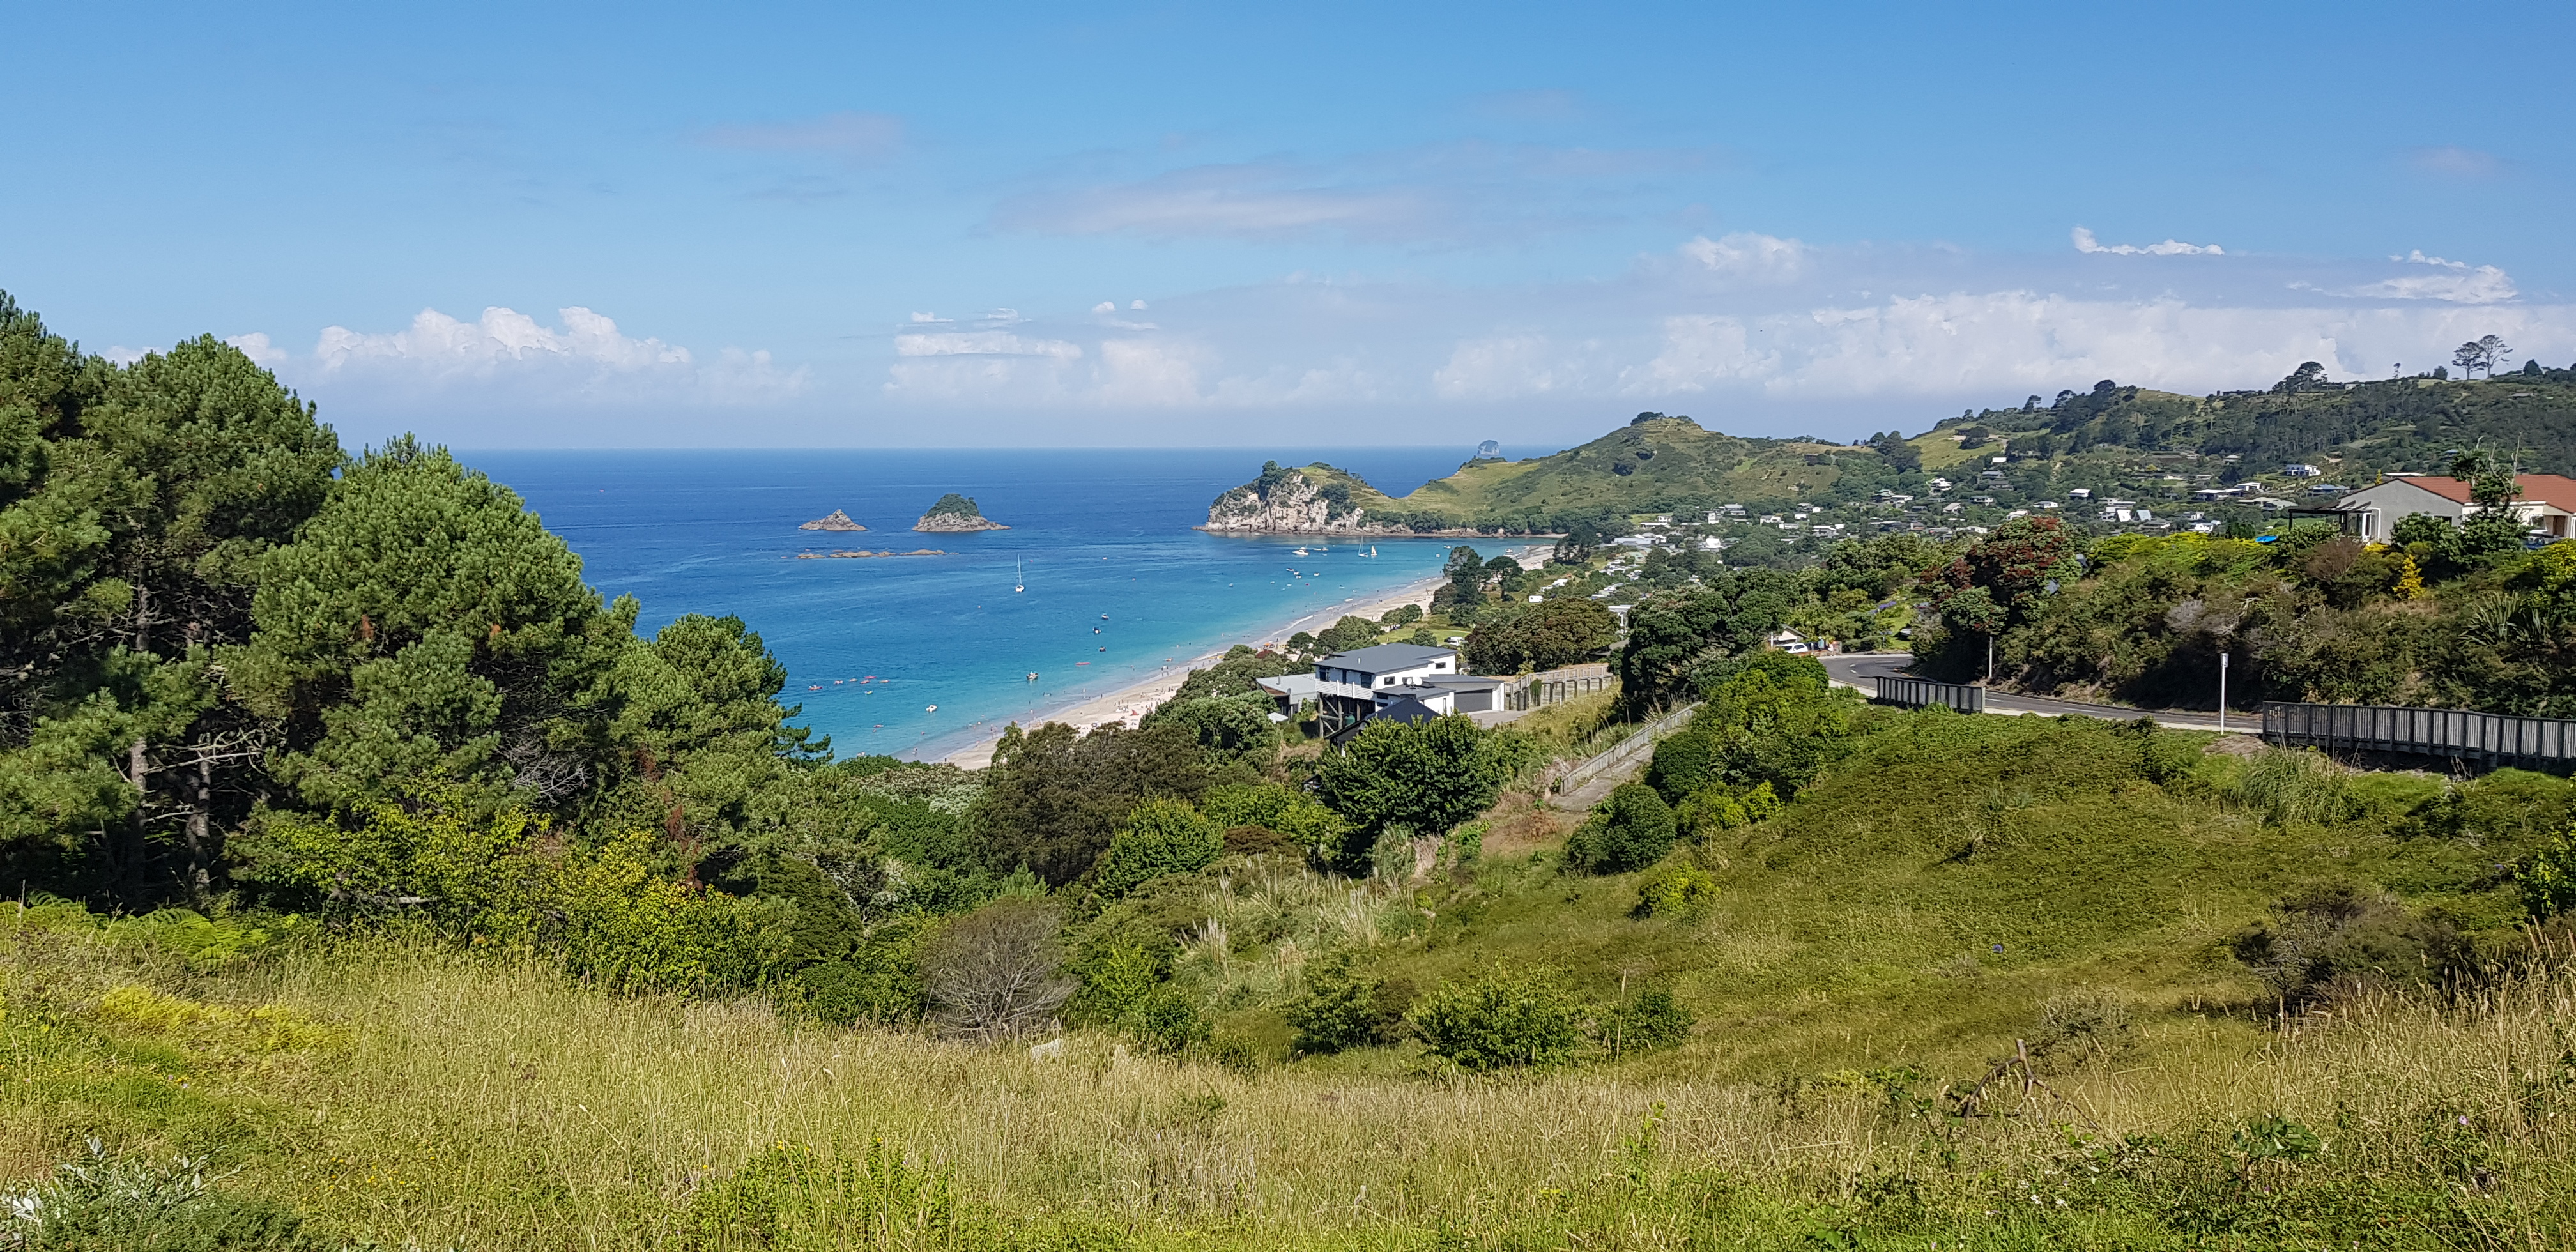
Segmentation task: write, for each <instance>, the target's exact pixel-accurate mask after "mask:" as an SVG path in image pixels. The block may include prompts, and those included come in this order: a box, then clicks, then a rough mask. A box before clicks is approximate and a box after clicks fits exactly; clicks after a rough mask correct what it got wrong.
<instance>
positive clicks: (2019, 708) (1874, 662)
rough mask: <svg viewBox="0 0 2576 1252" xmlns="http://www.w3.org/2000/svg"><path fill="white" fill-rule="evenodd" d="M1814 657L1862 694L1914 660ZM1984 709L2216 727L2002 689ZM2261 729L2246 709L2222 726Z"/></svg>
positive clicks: (2174, 714)
mask: <svg viewBox="0 0 2576 1252" xmlns="http://www.w3.org/2000/svg"><path fill="white" fill-rule="evenodd" d="M1816 659H1817V660H1819V661H1823V662H1824V663H1825V672H1826V673H1829V674H1832V675H1833V676H1834V681H1835V682H1838V683H1842V684H1844V685H1845V686H1850V687H1858V688H1859V689H1860V690H1861V691H1862V692H1863V693H1864V694H1869V695H1875V694H1877V691H1878V684H1876V683H1873V682H1870V681H1869V680H1870V679H1872V678H1880V677H1898V676H1904V675H1905V667H1906V666H1908V665H1911V664H1913V663H1914V658H1913V657H1912V656H1911V655H1909V654H1907V653H1903V652H1851V653H1845V654H1843V655H1841V656H1821V657H1817V658H1816ZM1986 711H1987V712H1989V713H2011V714H2033V713H2036V714H2040V715H2042V716H2046V717H2058V716H2061V715H2064V714H2068V713H2072V714H2075V715H2076V716H2078V717H2105V718H2110V719H2113V720H2115V721H2128V720H2131V719H2133V718H2136V717H2139V716H2141V715H2144V716H2148V717H2153V718H2155V719H2156V722H2157V724H2158V725H2163V726H2173V727H2177V728H2180V729H2183V730H2217V729H2219V725H2218V715H2217V714H2215V713H2203V712H2199V711H2197V710H2191V709H2124V708H2118V707H2115V706H2113V705H2108V704H2084V703H2081V702H2079V701H2075V700H2051V699H2049V698H2047V697H2046V696H2025V695H2015V694H2012V693H2010V692H2005V691H1988V692H1987V693H1986ZM2262 728H2263V718H2262V715H2261V714H2259V713H2255V712H2253V711H2252V710H2250V709H2249V710H2245V711H2242V712H2234V711H2231V712H2229V713H2228V715H2227V726H2226V729H2227V730H2229V731H2231V732H2235V731H2242V732H2244V733H2246V734H2249V735H2250V734H2256V733H2259V732H2261V730H2262Z"/></svg>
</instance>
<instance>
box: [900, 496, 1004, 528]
mask: <svg viewBox="0 0 2576 1252" xmlns="http://www.w3.org/2000/svg"><path fill="white" fill-rule="evenodd" d="M912 528H913V529H914V530H919V531H927V532H929V533H931V534H940V535H953V534H963V533H965V532H968V531H977V530H1009V529H1010V527H1008V526H1005V525H1003V524H1001V523H1000V522H996V521H993V520H992V519H990V518H987V517H985V516H984V511H983V510H982V509H980V508H977V507H976V506H975V498H974V497H973V496H961V495H959V494H957V493H956V492H954V491H952V492H949V493H948V494H947V495H944V496H941V497H939V502H938V503H937V504H933V505H931V506H930V511H929V512H927V513H924V514H922V515H921V520H920V521H917V522H914V523H913V524H912Z"/></svg>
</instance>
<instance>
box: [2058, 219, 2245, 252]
mask: <svg viewBox="0 0 2576 1252" xmlns="http://www.w3.org/2000/svg"><path fill="white" fill-rule="evenodd" d="M2074 239H2075V250H2076V251H2078V252H2085V253H2093V252H2100V253H2107V254H2110V255H2115V256H2225V255H2227V249H2225V248H2222V247H2219V246H2218V245H2217V244H2214V243H2213V244H2196V243H2184V242H2182V241H2181V240H2179V239H2167V240H2165V241H2164V242H2163V243H2151V244H2147V245H2145V246H2144V247H2141V246H2139V245H2137V244H2133V243H2115V244H2105V243H2103V242H2102V241H2101V240H2099V239H2097V238H2094V236H2093V232H2092V231H2089V230H2086V229H2084V228H2083V227H2081V226H2078V227H2076V228H2075V232H2074Z"/></svg>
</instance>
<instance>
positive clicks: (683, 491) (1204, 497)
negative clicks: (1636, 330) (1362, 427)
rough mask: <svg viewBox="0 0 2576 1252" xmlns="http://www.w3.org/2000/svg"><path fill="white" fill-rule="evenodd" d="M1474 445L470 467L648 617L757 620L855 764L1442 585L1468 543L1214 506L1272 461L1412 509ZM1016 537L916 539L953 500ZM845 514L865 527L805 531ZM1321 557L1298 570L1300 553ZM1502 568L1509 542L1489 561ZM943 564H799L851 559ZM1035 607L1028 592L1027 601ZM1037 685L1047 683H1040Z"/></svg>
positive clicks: (811, 719) (790, 694)
mask: <svg viewBox="0 0 2576 1252" xmlns="http://www.w3.org/2000/svg"><path fill="white" fill-rule="evenodd" d="M1467 455H1468V450H1466V449H1463V448H1366V449H1350V448H1337V449H1313V448H1307V449H1283V450H1278V451H1271V452H1262V451H1247V450H1241V449H1174V450H1148V451H1137V450H1107V449H1080V450H1061V449H1056V450H1050V449H1034V450H1032V449H1011V450H982V449H961V450H900V451H850V450H815V451H738V452H724V451H719V452H708V451H655V452H632V451H622V452H595V451H547V452H529V451H482V452H474V451H462V452H459V453H458V456H459V458H460V459H461V460H463V461H464V462H465V463H467V464H468V465H471V466H473V467H474V468H476V469H479V470H481V471H483V472H484V473H486V474H489V475H491V476H492V478H493V479H494V480H495V481H497V482H500V483H503V484H506V485H507V486H509V487H510V488H511V489H513V490H515V491H517V492H518V493H519V495H520V496H521V497H522V498H524V499H525V500H526V501H527V502H528V505H529V507H530V508H532V509H534V510H535V511H536V512H537V514H538V515H539V516H540V517H542V518H543V519H544V520H545V523H546V525H547V527H548V528H550V529H552V530H553V531H554V532H555V533H557V534H559V535H562V536H563V537H564V539H565V541H566V542H568V543H570V544H571V545H572V548H573V550H574V551H575V552H577V553H579V554H580V555H581V558H582V562H583V568H584V574H585V576H586V577H587V578H588V579H589V581H590V583H591V585H593V586H595V587H597V588H599V590H600V591H601V592H602V593H603V594H605V595H607V596H610V597H615V596H619V595H632V596H634V597H635V598H636V599H637V600H639V601H641V602H642V604H643V614H642V618H641V620H640V621H638V623H637V629H638V630H639V631H642V632H644V633H646V634H650V633H651V632H653V631H655V630H658V629H660V628H661V627H662V626H664V625H665V624H667V623H669V622H670V621H671V620H672V619H674V618H677V617H679V616H680V615H682V614H685V613H705V614H709V615H713V616H721V615H724V614H732V615H734V616H736V617H739V618H741V619H743V621H744V622H745V623H747V624H748V625H749V626H750V627H751V629H752V630H754V631H756V632H758V634H759V635H760V637H761V640H762V641H763V642H765V643H766V644H767V645H768V646H769V650H770V651H771V652H772V653H773V654H775V655H776V656H777V657H778V659H779V661H780V662H782V663H783V664H785V665H786V667H787V673H788V680H787V691H786V693H785V695H784V696H783V697H782V698H783V699H784V700H785V702H786V703H788V704H789V705H791V706H797V705H801V706H802V708H801V711H800V712H799V713H798V715H797V717H796V718H795V720H796V721H797V722H798V723H799V724H801V725H807V726H811V727H812V728H813V729H815V730H816V731H819V732H821V733H822V734H825V735H829V736H830V737H831V741H832V748H833V750H834V752H835V753H836V754H837V755H841V756H851V755H857V754H861V753H883V754H891V755H896V756H904V757H912V758H920V759H936V758H938V757H941V756H945V755H947V754H948V753H950V752H953V751H956V750H958V749H960V748H963V747H965V746H967V745H969V744H971V743H973V742H975V741H976V740H978V739H981V738H984V737H986V736H989V735H991V734H994V733H996V732H997V731H998V730H999V729H1000V728H1001V727H1002V726H1003V725H1004V724H1005V723H1007V722H1010V721H1012V720H1015V719H1016V720H1019V721H1021V722H1022V723H1023V724H1030V718H1031V717H1032V715H1033V714H1035V713H1037V712H1038V711H1040V710H1042V709H1045V708H1050V707H1061V706H1064V705H1067V704H1070V703H1074V702H1077V701H1080V700H1083V699H1087V698H1090V697H1093V696H1099V695H1105V694H1107V693H1109V692H1111V691H1114V690H1116V689H1118V688H1120V687H1124V686H1127V685H1129V684H1131V683H1135V682H1138V681H1140V680H1143V679H1146V678H1149V677H1151V676H1153V675H1154V674H1155V673H1156V672H1157V671H1160V670H1163V669H1166V668H1179V667H1180V665H1181V664H1182V663H1184V662H1186V661H1188V660H1190V659H1191V658H1193V657H1196V656H1199V655H1200V654H1202V653H1205V652H1208V651H1210V650H1212V649H1216V648H1220V647H1223V646H1225V645H1228V644H1231V643H1236V642H1259V641H1262V640H1265V639H1276V638H1279V637H1282V636H1284V633H1285V632H1275V627H1276V626H1277V624H1278V623H1281V622H1284V621H1287V620H1288V619H1290V618H1293V617H1298V616H1302V615H1305V614H1308V613H1317V612H1323V611H1326V610H1329V609H1332V608H1334V607H1336V606H1338V605H1340V604H1341V603H1343V602H1344V601H1361V602H1365V601H1367V600H1368V599H1369V598H1371V597H1372V596H1375V595H1378V594H1382V593H1385V592H1387V591H1391V590H1393V589H1395V588H1397V587H1399V586H1401V585H1403V584H1405V583H1408V582H1412V581H1415V580H1417V579H1421V578H1424V577H1428V576H1430V575H1432V574H1436V573H1437V572H1438V571H1439V569H1440V566H1441V564H1442V562H1443V561H1445V560H1446V559H1447V557H1448V552H1449V548H1450V546H1451V544H1452V543H1454V542H1455V541H1442V540H1428V539H1410V540H1392V541H1388V540H1380V541H1378V542H1377V543H1376V544H1375V545H1374V546H1375V548H1376V551H1377V555H1376V557H1374V558H1371V557H1368V556H1365V555H1363V554H1365V553H1366V552H1368V551H1369V549H1370V547H1371V545H1370V544H1367V543H1360V544H1352V543H1349V542H1347V541H1327V546H1325V547H1324V548H1323V549H1322V550H1321V551H1317V550H1316V545H1315V543H1314V542H1313V541H1301V540H1297V539H1289V538H1277V537H1269V536H1239V535H1211V534H1207V533H1204V532H1201V531H1196V530H1192V529H1190V528H1191V527H1192V526H1194V525H1198V524H1201V523H1204V522H1205V521H1206V520H1207V508H1208V502H1209V501H1211V500H1213V499H1215V498H1216V496H1217V494H1218V493H1219V492H1222V491H1224V490H1226V489H1227V488H1229V487H1234V486H1237V485H1240V484H1242V483H1244V482H1247V481H1249V480H1250V479H1251V478H1252V477H1253V476H1254V475H1256V474H1258V473H1259V472H1260V470H1261V462H1262V461H1263V459H1264V458H1265V457H1275V458H1277V459H1278V460H1279V461H1280V462H1281V463H1283V464H1289V465H1303V464H1307V463H1310V462H1313V461H1317V460H1322V461H1329V462H1331V463H1332V464H1334V465H1338V466H1341V467H1343V468H1345V469H1349V470H1352V471H1353V472H1356V473H1358V474H1360V475H1361V476H1362V477H1364V478H1366V479H1368V481H1370V482H1371V483H1374V484H1377V485H1379V486H1381V487H1382V488H1385V489H1387V490H1389V491H1391V492H1393V493H1397V494H1401V493H1403V492H1405V491H1408V490H1410V489H1411V488H1412V487H1413V486H1415V485H1417V484H1420V483H1422V482H1425V481H1428V480H1430V479H1434V478H1439V477H1442V476H1444V475H1446V474H1448V473H1450V472H1451V471H1453V470H1455V469H1456V468H1457V467H1458V465H1459V463H1460V462H1462V461H1464V460H1465V459H1466V458H1467ZM950 491H955V492H959V493H961V494H964V495H968V496H972V497H974V499H975V501H976V503H977V504H978V505H979V506H980V507H981V508H982V510H983V513H984V516H986V517H987V518H990V519H992V520H993V521H996V522H1000V523H1003V524H1004V525H1007V526H1009V527H1010V528H1011V529H1009V530H993V531H983V532H979V533H975V534H955V535H951V534H916V533H914V532H913V530H912V529H911V527H912V523H913V521H914V520H915V519H916V518H918V517H919V516H920V515H921V514H922V512H923V511H924V510H926V509H928V508H929V507H930V504H931V502H932V501H934V500H937V499H938V498H939V497H940V495H941V494H943V493H945V492H950ZM834 509H840V510H843V511H845V512H847V513H848V514H849V515H850V517H851V518H852V519H854V520H856V521H858V522H859V523H860V524H862V525H864V526H866V527H867V528H868V529H867V531H866V532H865V533H859V534H851V533H841V532H829V531H810V530H799V529H797V527H798V525H799V523H802V522H806V521H809V520H812V519H814V518H819V517H822V516H823V515H825V514H827V513H830V512H831V511H832V510H834ZM1301 546H1302V547H1305V548H1307V549H1308V550H1309V553H1310V555H1308V556H1305V557H1299V556H1296V555H1294V553H1293V549H1296V548H1298V547H1301ZM1481 546H1482V547H1483V548H1485V549H1490V550H1488V551H1486V553H1485V554H1486V555H1487V556H1489V557H1490V556H1492V555H1493V554H1494V552H1497V551H1500V550H1501V548H1502V546H1503V545H1501V544H1499V543H1488V544H1485V545H1481ZM888 548H892V549H894V550H896V551H898V552H909V551H911V550H913V549H916V548H937V549H941V550H943V551H944V552H946V553H947V554H948V555H944V556H917V557H916V556H903V557H890V558H877V559H868V560H850V559H830V560H800V559H797V554H798V553H799V552H808V551H811V552H828V551H832V550H836V549H850V550H855V549H866V550H870V551H882V550H885V549H888ZM1015 581H1017V582H1020V583H1021V584H1022V585H1025V586H1026V587H1027V590H1026V591H1021V592H1014V591H1013V590H1012V586H1013V584H1014V582H1015ZM1031 674H1035V675H1037V677H1036V679H1035V681H1032V680H1031V679H1030V678H1029V675H1031Z"/></svg>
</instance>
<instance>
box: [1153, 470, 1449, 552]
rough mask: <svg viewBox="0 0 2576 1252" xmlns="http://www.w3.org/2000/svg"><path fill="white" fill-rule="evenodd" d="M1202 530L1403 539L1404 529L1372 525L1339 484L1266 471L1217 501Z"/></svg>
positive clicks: (1291, 472) (1295, 473) (1299, 472)
mask: <svg viewBox="0 0 2576 1252" xmlns="http://www.w3.org/2000/svg"><path fill="white" fill-rule="evenodd" d="M1200 529H1202V530H1230V531H1248V532H1256V533H1261V534H1274V535H1276V534H1289V535H1403V534H1410V533H1412V532H1411V531H1410V530H1409V529H1408V528H1406V527H1403V526H1398V525H1392V524H1389V523H1385V522H1372V521H1370V520H1369V517H1368V509H1367V508H1366V507H1364V506H1362V505H1359V504H1357V503H1354V502H1353V501H1352V499H1351V493H1350V489H1349V487H1348V486H1347V485H1345V484H1343V483H1340V482H1318V481H1316V479H1315V477H1314V476H1312V475H1309V474H1307V473H1306V472H1305V471H1304V470H1295V469H1282V468H1280V467H1279V466H1278V465H1277V464H1276V463H1273V464H1271V465H1268V466H1265V467H1263V469H1262V473H1261V477H1259V478H1257V479H1254V480H1253V481H1251V482H1248V483H1245V484H1244V485H1242V486H1240V487H1237V488H1235V489H1234V490H1232V491H1229V492H1226V493H1225V494H1224V495H1221V496H1218V497H1217V498H1216V502H1215V503H1214V504H1211V505H1209V506H1208V520H1207V525H1206V526H1203V527H1201V528H1200Z"/></svg>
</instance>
